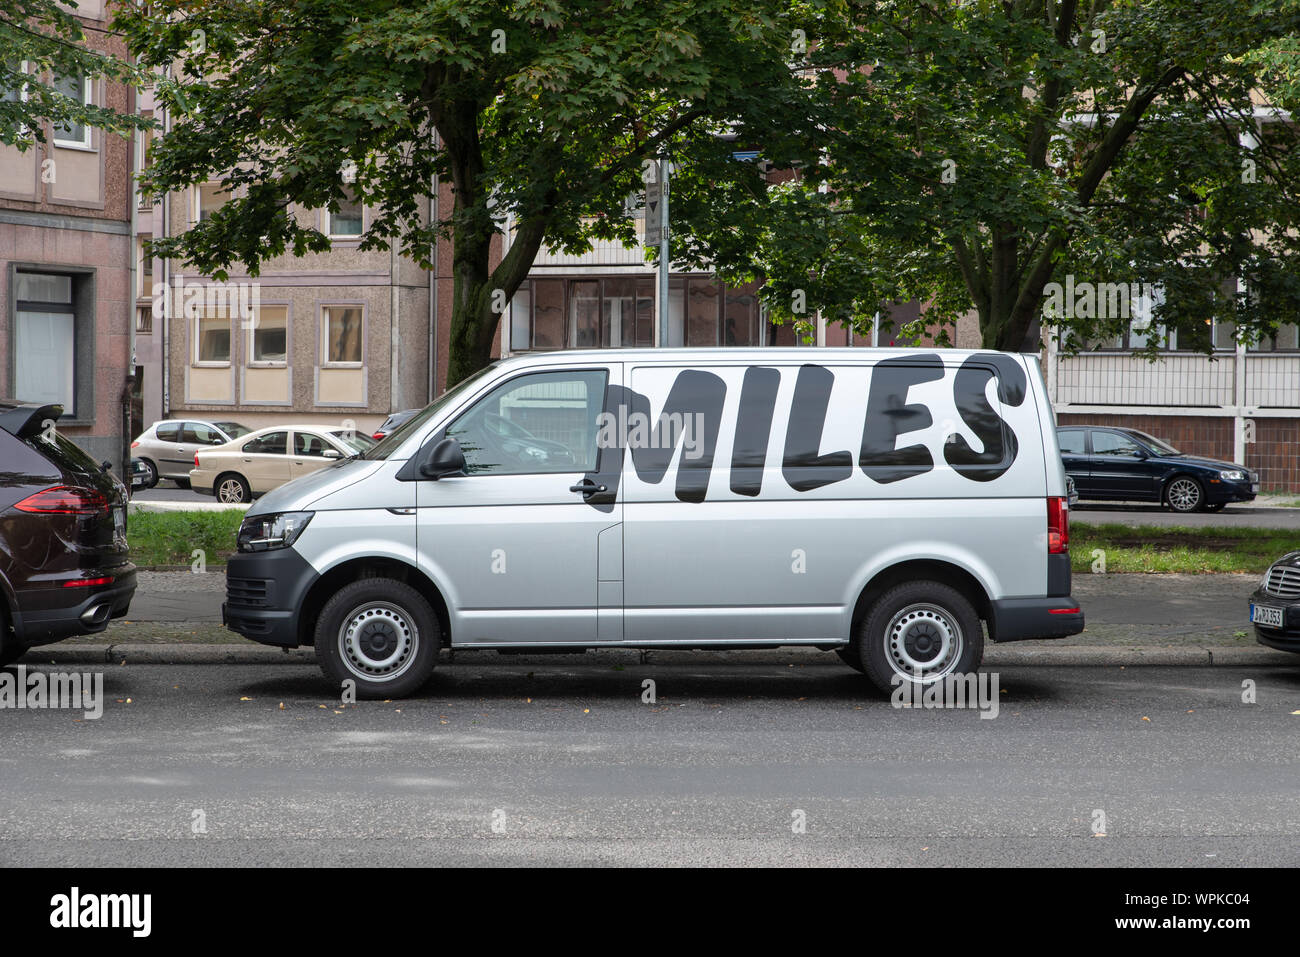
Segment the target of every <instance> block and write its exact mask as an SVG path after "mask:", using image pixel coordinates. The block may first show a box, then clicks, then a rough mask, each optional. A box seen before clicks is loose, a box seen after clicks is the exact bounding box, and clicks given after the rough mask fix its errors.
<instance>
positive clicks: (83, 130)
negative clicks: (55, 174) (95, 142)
mask: <svg viewBox="0 0 1300 957" xmlns="http://www.w3.org/2000/svg"><path fill="white" fill-rule="evenodd" d="M51 85H52V86H53V87H54V89H55V91H56V92H58V93H62V94H63V95H64V96H66V97H67V98H68V99H70V100H74V101H76V102H77V103H80V104H82V105H83V106H89V105H90V91H91V82H90V79H89V78H88V77H84V76H56V77H54V81H53V83H52V84H51ZM54 145H55V146H67V147H72V148H74V149H87V150H88V149H90V127H89V126H87V125H86V124H85V123H56V124H55V126H54Z"/></svg>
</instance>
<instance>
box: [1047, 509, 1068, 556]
mask: <svg viewBox="0 0 1300 957" xmlns="http://www.w3.org/2000/svg"><path fill="white" fill-rule="evenodd" d="M1069 550H1070V502H1069V499H1066V498H1063V497H1059V496H1052V497H1049V498H1048V500H1047V554H1049V555H1061V554H1064V553H1065V552H1068V551H1069Z"/></svg>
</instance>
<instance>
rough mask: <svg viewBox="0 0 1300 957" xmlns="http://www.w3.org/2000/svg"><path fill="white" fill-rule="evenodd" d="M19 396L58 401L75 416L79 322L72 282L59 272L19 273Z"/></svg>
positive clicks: (15, 347)
mask: <svg viewBox="0 0 1300 957" xmlns="http://www.w3.org/2000/svg"><path fill="white" fill-rule="evenodd" d="M14 280H15V281H14V298H15V300H16V301H17V309H16V311H15V315H14V329H13V350H14V386H13V388H14V397H15V398H16V399H19V400H21V401H24V402H40V403H50V402H57V403H59V404H60V405H62V406H63V411H64V413H65V414H67V415H71V416H75V415H76V412H77V410H76V394H77V390H76V382H75V379H74V374H75V370H76V356H77V321H76V314H75V311H74V308H73V302H72V277H71V276H61V275H57V274H54V273H29V272H17V273H15V274H14Z"/></svg>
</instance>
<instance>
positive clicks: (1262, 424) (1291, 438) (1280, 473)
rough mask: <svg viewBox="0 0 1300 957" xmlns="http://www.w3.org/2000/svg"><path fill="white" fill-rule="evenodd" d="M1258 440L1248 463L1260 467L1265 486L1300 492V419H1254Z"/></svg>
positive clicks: (1248, 448)
mask: <svg viewBox="0 0 1300 957" xmlns="http://www.w3.org/2000/svg"><path fill="white" fill-rule="evenodd" d="M1253 421H1254V423H1255V441H1254V442H1253V443H1248V444H1247V445H1246V464H1247V465H1249V466H1250V467H1251V468H1253V469H1258V470H1259V473H1260V475H1259V485H1260V488H1262V489H1268V490H1273V489H1285V490H1286V491H1288V492H1300V419H1254V420H1253Z"/></svg>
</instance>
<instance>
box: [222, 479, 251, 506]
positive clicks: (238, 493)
mask: <svg viewBox="0 0 1300 957" xmlns="http://www.w3.org/2000/svg"><path fill="white" fill-rule="evenodd" d="M217 497H218V498H220V499H221V501H223V502H242V501H243V500H244V489H243V487H242V486H241V485H240V484H239V481H238V480H237V479H226V480H225V481H224V482H222V483H221V488H220V489H218V490H217Z"/></svg>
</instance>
